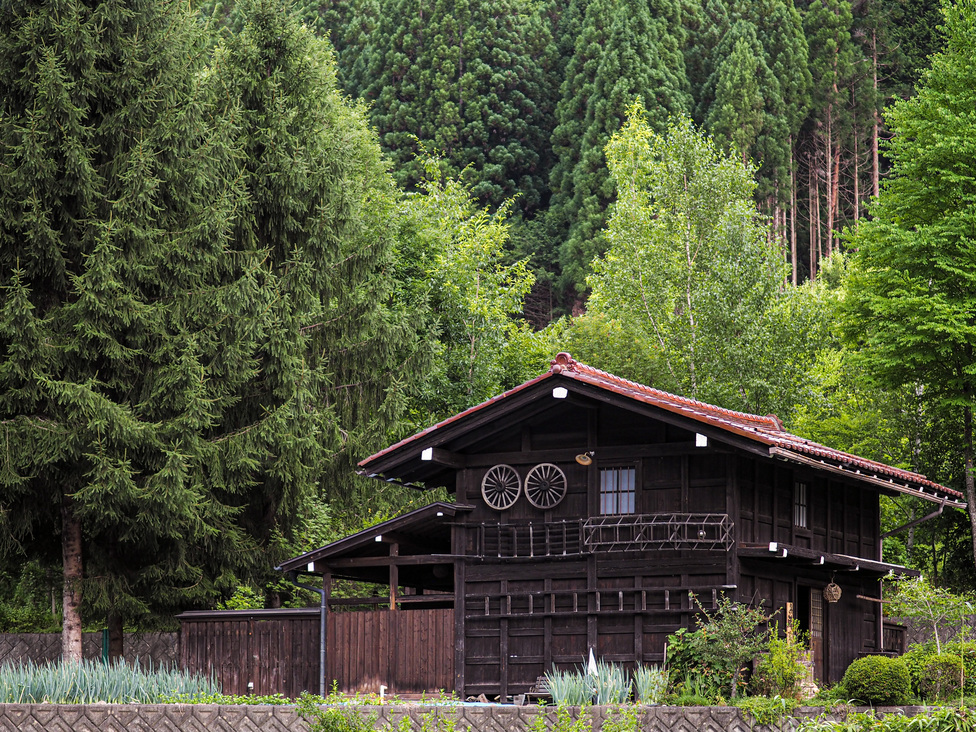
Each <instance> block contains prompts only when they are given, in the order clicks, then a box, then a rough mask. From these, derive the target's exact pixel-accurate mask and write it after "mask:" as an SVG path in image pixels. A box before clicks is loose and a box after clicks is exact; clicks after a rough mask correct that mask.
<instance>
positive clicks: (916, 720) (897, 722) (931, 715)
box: [797, 707, 976, 732]
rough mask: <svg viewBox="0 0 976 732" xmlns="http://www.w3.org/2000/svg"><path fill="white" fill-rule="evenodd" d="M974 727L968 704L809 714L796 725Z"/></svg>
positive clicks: (916, 729) (815, 731)
mask: <svg viewBox="0 0 976 732" xmlns="http://www.w3.org/2000/svg"><path fill="white" fill-rule="evenodd" d="M974 729H976V715H974V714H973V712H972V710H971V709H966V708H965V707H960V708H949V707H946V708H943V709H936V710H934V711H928V712H926V713H924V714H919V715H916V716H914V717H908V716H905V715H904V714H886V715H885V716H884V717H882V718H880V719H879V718H878V717H877V716H875V714H874V713H873V712H868V713H863V714H850V715H847V717H846V718H845V719H843V720H841V721H832V720H826V719H823V718H813V717H808V718H806V719H803V720H801V721H800V723H799V725H798V726H797V732H972V731H973V730H974Z"/></svg>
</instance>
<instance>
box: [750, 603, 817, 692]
mask: <svg viewBox="0 0 976 732" xmlns="http://www.w3.org/2000/svg"><path fill="white" fill-rule="evenodd" d="M777 630H778V629H777ZM790 636H791V637H792V640H790V639H789V637H787V638H780V637H779V635H778V633H777V632H776V630H774V631H773V633H772V634H771V637H770V639H769V643H768V644H767V646H766V652H765V653H764V654H763V655H762V658H761V659H760V660H759V663H758V664H757V665H756V670H755V672H754V673H753V675H752V679H751V680H750V686H751V687H752V689H753V691H754V692H755V693H757V694H760V695H762V696H769V697H772V696H781V697H783V698H785V699H799V698H800V685H801V684H802V683H803V679H804V677H805V675H806V668H805V667H804V666H803V663H802V660H803V657H804V655H805V654H806V647H805V645H804V643H803V640H802V638H801V634H800V632H799V623H798V622H796V621H794V625H793V629H792V633H791V634H790Z"/></svg>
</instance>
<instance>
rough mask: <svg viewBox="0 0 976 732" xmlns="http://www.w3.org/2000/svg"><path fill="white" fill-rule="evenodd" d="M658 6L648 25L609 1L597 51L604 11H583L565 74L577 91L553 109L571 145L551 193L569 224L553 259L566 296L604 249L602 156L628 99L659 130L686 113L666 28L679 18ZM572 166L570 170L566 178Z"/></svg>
mask: <svg viewBox="0 0 976 732" xmlns="http://www.w3.org/2000/svg"><path fill="white" fill-rule="evenodd" d="M659 5H660V7H659V8H658V9H657V10H658V12H657V14H656V15H655V16H653V17H652V15H651V12H650V10H649V8H648V5H647V3H646V2H641V1H634V2H632V1H631V0H616V2H614V3H613V4H612V12H611V15H610V19H611V22H610V26H609V28H608V29H606V36H605V42H604V43H603V44H601V43H600V41H599V40H597V39H599V38H600V36H601V29H602V18H601V16H600V14H601V12H603V11H605V10H606V7H605V6H603V5H602V4H601V3H600V2H596V1H595V0H594V1H592V2H591V3H590V5H589V6H588V7H587V12H586V29H584V35H583V36H581V41H580V42H578V43H577V50H578V51H579V52H580V61H579V62H577V63H574V64H571V67H570V69H571V70H572V69H573V68H574V67H575V69H578V70H579V71H578V73H577V74H576V77H577V78H578V79H579V80H580V81H582V83H581V84H580V86H579V87H578V88H573V87H568V86H567V87H564V89H565V91H566V92H567V93H566V94H564V98H563V100H564V102H565V104H564V103H563V102H561V103H560V104H561V112H562V114H561V115H560V116H559V122H560V127H559V128H557V131H556V133H555V135H557V136H558V138H559V139H560V140H565V141H566V142H567V143H569V145H570V149H569V150H568V151H567V153H565V154H564V155H560V162H559V164H558V172H559V173H560V174H561V180H560V181H559V183H558V184H556V183H554V185H553V191H554V194H555V193H556V191H558V193H559V196H560V200H559V201H558V202H554V205H560V206H561V207H562V212H561V215H562V216H563V218H564V220H565V221H567V222H568V223H569V226H568V234H567V240H566V241H565V242H564V243H563V245H562V246H561V247H560V252H559V259H560V265H561V270H562V274H561V280H562V286H563V288H564V289H567V290H569V289H572V290H575V291H576V292H583V291H584V290H585V287H586V275H587V273H588V271H589V266H590V262H592V261H593V259H594V257H596V256H598V255H599V254H601V253H602V252H603V250H604V248H605V244H604V243H603V241H602V237H601V235H600V231H601V230H602V228H603V225H604V222H605V217H606V209H607V206H608V205H609V204H610V203H611V201H612V200H613V183H612V181H611V180H610V177H609V174H608V172H607V168H606V162H605V160H604V157H603V148H604V146H605V145H606V143H607V141H608V140H609V139H610V136H611V135H612V134H613V133H614V132H615V131H616V130H618V129H619V128H620V125H621V124H622V122H623V119H624V113H625V110H626V108H627V107H628V105H629V104H630V103H632V102H633V100H634V99H635V98H641V99H643V100H644V104H645V107H646V109H647V115H648V119H649V120H650V122H651V124H652V125H653V126H654V128H655V129H663V128H664V127H665V126H666V125H667V121H668V118H669V117H670V115H671V114H674V113H678V112H686V111H687V110H688V108H689V107H690V104H691V99H690V95H689V93H688V80H687V78H686V77H685V74H684V58H683V56H682V54H681V50H680V47H679V42H678V40H677V39H676V38H675V36H674V35H672V34H671V33H670V28H672V27H675V26H674V25H669V21H670V22H671V23H673V22H674V21H675V20H676V18H677V17H678V15H679V13H678V7H677V5H676V4H675V3H667V2H662V3H660V4H659ZM591 39H592V40H591ZM601 46H602V47H601ZM594 66H595V68H594ZM591 69H592V70H593V76H592V86H591V84H590V82H589V73H588V72H589V71H590V70H591ZM573 83H574V84H575V83H577V79H574V80H573ZM584 101H585V116H584V117H583V124H582V126H581V128H580V131H581V133H582V134H580V135H578V136H577V137H576V139H575V140H573V139H571V138H570V137H569V136H568V127H570V125H566V124H564V123H565V122H567V121H568V118H569V116H570V115H571V114H572V110H573V109H574V108H578V104H580V103H582V102H584ZM554 144H555V139H554ZM574 159H575V160H576V161H577V162H576V163H575V165H573V166H572V168H571V174H570V175H566V171H568V170H570V168H569V162H571V161H573V160H574ZM556 172H557V171H556V169H554V174H555V173H556ZM557 185H558V188H557V187H556V186H557Z"/></svg>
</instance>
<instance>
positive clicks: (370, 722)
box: [296, 693, 377, 732]
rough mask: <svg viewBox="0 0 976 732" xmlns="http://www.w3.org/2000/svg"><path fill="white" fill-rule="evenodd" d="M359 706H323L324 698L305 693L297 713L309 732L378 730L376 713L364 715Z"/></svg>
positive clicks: (299, 701)
mask: <svg viewBox="0 0 976 732" xmlns="http://www.w3.org/2000/svg"><path fill="white" fill-rule="evenodd" d="M360 709H362V707H358V706H357V705H348V706H341V707H334V706H322V698H321V697H317V696H312V695H311V694H307V693H303V694H302V695H301V697H299V699H298V704H297V707H296V711H297V712H298V716H300V717H301V718H302V719H304V720H305V724H306V725H308V729H309V732H372V730H374V729H375V728H376V718H377V715H376V714H375V713H369V714H363V713H362V712H361V711H360Z"/></svg>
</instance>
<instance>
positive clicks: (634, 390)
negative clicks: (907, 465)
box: [282, 354, 965, 698]
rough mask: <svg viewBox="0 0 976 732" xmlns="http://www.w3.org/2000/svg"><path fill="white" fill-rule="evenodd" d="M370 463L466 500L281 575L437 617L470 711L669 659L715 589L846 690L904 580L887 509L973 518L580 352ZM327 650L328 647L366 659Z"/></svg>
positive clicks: (876, 641)
mask: <svg viewBox="0 0 976 732" xmlns="http://www.w3.org/2000/svg"><path fill="white" fill-rule="evenodd" d="M360 467H361V468H362V471H363V472H364V473H365V474H367V475H369V476H371V477H374V478H376V479H378V480H386V481H395V482H399V483H403V484H405V485H408V486H412V487H415V488H417V489H420V490H423V489H428V488H432V487H436V486H446V487H447V488H448V490H449V491H451V492H452V493H454V495H455V499H456V503H453V504H445V503H441V504H434V505H432V506H428V507H426V508H424V509H421V510H419V511H414V512H413V513H411V514H407V515H405V516H402V517H400V518H398V519H394V520H393V521H390V522H387V523H386V524H382V525H379V526H376V527H373V528H372V529H369V530H368V531H364V532H360V533H359V534H356V535H355V536H352V537H348V538H346V539H343V540H342V541H339V542H336V543H335V544H331V545H329V546H326V547H323V548H322V549H319V550H316V551H313V552H310V553H308V554H305V555H303V556H301V557H296V558H295V559H292V560H290V561H289V562H286V563H285V564H284V565H283V567H282V569H284V570H285V571H291V572H301V573H308V574H320V575H323V577H324V578H325V585H326V587H328V586H329V584H330V580H331V578H335V577H346V578H352V579H361V580H369V581H372V582H380V583H383V584H384V585H388V586H389V594H388V595H385V594H384V596H383V597H382V598H380V599H375V598H374V600H373V602H375V603H382V605H383V606H384V607H385V608H386V610H384V611H383V612H388V613H394V612H403V613H407V612H419V611H420V609H426V611H428V612H429V611H431V610H433V609H438V611H439V612H441V614H442V615H443V616H444V617H443V618H441V619H440V621H439V622H444V623H449V624H450V632H449V633H447V634H446V635H448V636H449V640H447V641H442V642H445V643H449V646H448V651H449V653H450V654H451V658H450V660H449V661H448V660H447V659H442V660H440V661H438V662H437V663H438V664H439V666H440V668H439V672H438V673H440V676H439V677H438V678H441V679H443V678H445V674H446V673H449V674H451V675H450V676H449V677H448V678H450V680H451V682H452V683H451V684H450V686H453V689H454V690H455V691H456V692H457V693H458V694H460V695H462V697H467V696H469V695H477V694H480V693H485V694H487V695H489V696H494V695H500V696H501V697H503V698H507V697H511V696H513V695H515V694H519V693H523V692H526V691H528V690H529V689H530V687H532V686H533V685H534V684H535V683H536V680H537V678H538V677H539V676H540V675H542V674H543V673H545V672H546V671H547V670H549V669H551V668H553V667H557V668H568V667H571V666H574V665H578V664H580V663H581V662H583V660H584V659H585V657H586V656H587V655H588V652H589V650H590V649H592V650H593V651H594V653H595V655H596V656H597V657H598V658H603V659H605V660H608V661H613V662H617V663H621V664H624V665H627V666H633V665H634V664H636V663H645V664H646V663H660V662H661V661H662V658H663V653H664V645H665V639H666V637H667V636H668V634H670V633H673V632H674V631H675V630H676V629H678V628H680V627H683V626H685V627H687V626H693V625H694V621H693V618H694V610H695V608H694V605H693V603H692V600H691V599H690V594H689V593H694V595H696V596H697V597H698V599H699V601H700V602H701V603H702V604H703V605H705V606H706V607H709V606H712V605H713V604H714V602H715V601H716V599H717V597H718V595H719V593H725V594H727V595H728V596H729V597H731V598H732V599H735V600H738V601H741V602H746V603H759V602H760V601H762V602H763V603H764V607H765V608H767V609H769V610H778V611H779V612H780V615H779V617H780V619H781V620H783V619H785V618H786V617H787V616H788V615H789V616H792V617H795V618H797V619H798V620H799V623H800V625H801V627H802V628H803V629H804V630H805V631H808V633H809V636H810V639H811V650H812V657H813V661H814V668H815V673H816V676H817V678H818V679H820V680H823V681H836V680H838V679H839V678H840V677H841V675H842V674H843V672H844V670H845V669H846V667H847V665H848V664H849V663H850V662H851V661H852V660H854V659H855V658H857V657H858V656H860V655H863V654H870V653H879V652H884V651H885V650H886V647H885V633H884V621H883V617H882V605H881V603H880V602H879V601H878V600H879V599H880V592H881V586H880V585H881V583H880V579H881V578H882V577H883V576H885V575H886V574H888V573H889V572H895V573H903V572H904V571H905V570H904V568H902V567H898V566H895V565H891V564H886V563H885V562H883V561H882V554H881V542H882V538H883V537H882V534H881V528H880V508H879V499H880V496H882V495H894V494H896V493H905V494H908V495H912V496H916V497H919V498H924V499H926V500H929V501H932V502H935V503H938V504H940V507H941V506H945V505H950V506H954V507H958V508H964V507H965V504H964V503H963V502H962V496H961V494H959V493H957V492H956V491H953V490H950V489H948V488H946V487H944V486H941V485H939V484H936V483H934V482H932V481H930V480H928V479H926V478H925V477H924V476H922V475H918V474H915V473H911V472H908V471H905V470H900V469H897V468H893V467H890V466H888V465H883V464H880V463H877V462H874V461H871V460H866V459H863V458H860V457H857V456H855V455H850V454H846V453H843V452H839V451H837V450H833V449H830V448H827V447H824V446H822V445H818V444H816V443H813V442H810V441H808V440H804V439H802V438H799V437H796V436H794V435H791V434H789V433H787V432H786V431H784V429H783V426H782V424H781V423H780V422H779V420H778V419H777V418H776V417H775V416H771V415H770V416H757V415H751V414H744V413H740V412H734V411H730V410H726V409H721V408H718V407H714V406H710V405H708V404H703V403H701V402H697V401H694V400H691V399H686V398H683V397H679V396H675V395H673V394H668V393H665V392H662V391H659V390H657V389H653V388H650V387H647V386H643V385H641V384H637V383H634V382H630V381H627V380H624V379H621V378H617V377H615V376H612V375H611V374H608V373H605V372H602V371H599V370H597V369H594V368H591V367H589V366H586V365H584V364H581V363H578V362H576V361H574V360H573V359H572V358H571V357H570V356H569V355H568V354H559V356H557V357H556V359H555V360H554V361H553V362H552V367H551V369H550V370H549V371H548V372H547V373H545V374H543V375H541V376H539V377H538V378H535V379H533V380H531V381H528V382H526V383H524V384H522V385H521V386H518V387H516V388H514V389H512V390H510V391H508V392H505V393H504V394H501V395H499V396H497V397H495V398H493V399H491V400H489V401H487V402H485V403H483V404H480V405H478V406H476V407H472V408H471V409H468V410H466V411H464V412H462V413H461V414H458V415H456V416H454V417H452V418H450V419H447V420H445V421H444V422H441V423H440V424H437V425H435V426H433V427H431V428H429V429H427V430H425V431H423V432H421V433H419V434H417V435H415V436H413V437H410V438H408V439H406V440H403V441H401V442H399V443H397V444H395V445H393V446H392V447H389V448H387V449H386V450H383V451H382V452H379V453H377V454H376V455H373V456H372V457H370V458H368V459H367V460H365V461H363V462H362V463H361V464H360ZM825 589H827V590H828V591H827V593H826V594H825ZM838 595H839V596H838ZM335 607H336V605H335V603H333V605H332V608H333V609H335ZM411 608H415V610H411ZM445 610H448V611H449V612H448V613H447V614H445V613H444V611H445ZM442 635H443V634H442ZM333 640H334V639H330V642H329V645H328V653H329V654H330V655H333V654H334V655H338V656H342V655H343V654H349V653H353V652H357V653H358V652H359V651H353V649H350V648H348V647H343V646H342V645H341V644H338V643H334V642H332V641H333ZM386 643H387V650H386V651H383V652H384V653H388V655H389V656H390V657H391V658H393V659H395V658H396V656H397V654H398V653H400V654H403V653H407V654H410V655H411V656H413V655H414V654H416V653H417V651H416V650H410V649H411V648H412V645H411V643H409V642H408V639H406V638H400V639H396V638H393V639H387V641H386ZM889 643H890V642H889ZM887 650H890V649H887ZM389 663H394V661H389ZM329 667H330V668H334V667H335V664H334V663H330V664H329ZM432 673H433V672H432ZM408 686H409V684H408ZM410 690H413V689H409V688H406V687H404V688H403V689H402V691H410Z"/></svg>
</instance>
